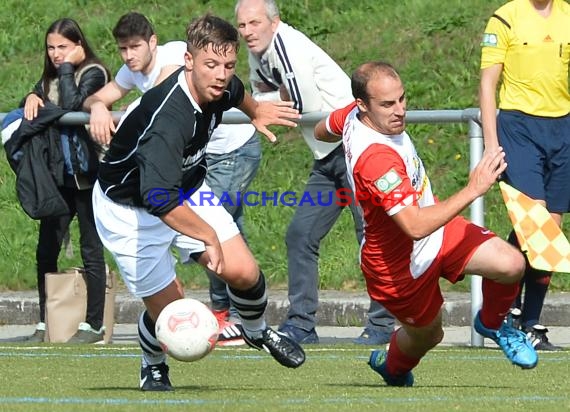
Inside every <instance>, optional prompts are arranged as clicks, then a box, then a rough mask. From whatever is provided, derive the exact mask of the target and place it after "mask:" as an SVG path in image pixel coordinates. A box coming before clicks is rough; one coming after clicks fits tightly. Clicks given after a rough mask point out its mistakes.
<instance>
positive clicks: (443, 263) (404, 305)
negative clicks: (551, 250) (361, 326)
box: [362, 216, 496, 327]
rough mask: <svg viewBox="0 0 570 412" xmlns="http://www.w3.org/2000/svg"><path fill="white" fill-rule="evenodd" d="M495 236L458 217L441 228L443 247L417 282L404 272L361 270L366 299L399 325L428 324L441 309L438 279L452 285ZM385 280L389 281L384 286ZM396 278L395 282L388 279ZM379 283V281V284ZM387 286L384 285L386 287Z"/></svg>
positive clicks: (419, 325) (441, 302) (441, 301)
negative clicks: (386, 310) (398, 322)
mask: <svg viewBox="0 0 570 412" xmlns="http://www.w3.org/2000/svg"><path fill="white" fill-rule="evenodd" d="M495 236H496V235H495V234H494V233H493V232H491V231H489V230H487V229H485V228H482V227H481V226H477V225H475V224H473V223H470V222H468V221H467V220H465V219H464V218H463V217H461V216H458V217H456V218H454V219H452V220H451V221H450V222H449V223H448V224H447V225H445V228H444V232H443V243H442V246H441V249H440V251H439V253H438V254H437V256H436V258H435V259H434V261H433V263H432V264H431V266H430V267H429V268H428V269H427V270H426V271H425V272H424V273H423V274H422V275H421V276H420V277H418V278H416V279H414V278H413V277H412V275H411V274H410V273H409V272H408V273H407V274H403V276H401V275H398V274H394V273H390V274H387V273H373V272H367V270H366V269H365V268H362V271H363V273H364V278H365V279H366V286H367V288H368V293H369V294H370V296H371V297H372V298H373V299H375V300H377V301H378V302H380V303H382V305H384V306H385V307H386V309H388V310H389V311H390V312H391V313H392V314H393V315H394V316H395V317H396V318H397V319H398V321H400V322H401V323H406V324H409V325H411V326H415V327H421V326H426V325H428V324H430V323H431V322H432V321H433V320H434V319H435V317H436V316H437V314H438V313H439V310H440V309H441V306H442V305H443V296H442V294H441V290H440V288H439V278H445V279H447V280H448V281H449V282H451V283H456V282H457V281H459V280H462V279H463V278H464V273H463V271H464V270H465V266H467V263H468V262H469V260H470V259H471V257H472V256H473V253H475V251H476V250H477V248H478V247H479V246H480V245H481V244H483V243H484V242H486V241H487V240H489V239H491V238H493V237H495ZM385 277H390V278H391V279H388V282H386V280H387V279H386V278H385ZM394 278H397V281H392V279H394ZM379 279H382V281H381V282H379ZM387 283H388V284H387Z"/></svg>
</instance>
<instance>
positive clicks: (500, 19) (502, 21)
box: [491, 14, 511, 30]
mask: <svg viewBox="0 0 570 412" xmlns="http://www.w3.org/2000/svg"><path fill="white" fill-rule="evenodd" d="M493 17H494V18H496V19H497V20H499V21H500V22H501V23H503V24H504V25H505V26H507V27H508V28H509V30H510V29H511V25H510V24H509V23H507V21H506V20H505V19H503V18H502V17H501V16H499V15H497V14H493V15H492V16H491V18H493Z"/></svg>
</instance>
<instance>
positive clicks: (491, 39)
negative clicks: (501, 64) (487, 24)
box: [481, 33, 499, 47]
mask: <svg viewBox="0 0 570 412" xmlns="http://www.w3.org/2000/svg"><path fill="white" fill-rule="evenodd" d="M498 42H499V41H498V39H497V35H496V34H495V33H484V34H483V39H482V40H481V46H482V47H485V46H487V47H497V44H498Z"/></svg>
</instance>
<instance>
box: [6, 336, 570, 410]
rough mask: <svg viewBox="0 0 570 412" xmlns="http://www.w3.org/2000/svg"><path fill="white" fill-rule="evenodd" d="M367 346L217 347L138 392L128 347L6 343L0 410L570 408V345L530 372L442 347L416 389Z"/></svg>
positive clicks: (420, 371)
mask: <svg viewBox="0 0 570 412" xmlns="http://www.w3.org/2000/svg"><path fill="white" fill-rule="evenodd" d="M368 354H369V349H366V348H363V347H357V346H356V345H334V346H330V345H329V346H325V345H319V346H310V347H308V348H307V362H306V363H305V365H303V366H302V367H301V368H299V369H296V370H290V369H286V368H283V367H281V366H279V365H278V364H276V363H275V362H274V361H273V360H272V359H271V358H270V357H269V356H268V355H266V354H265V353H262V352H257V351H254V350H252V349H245V348H239V349H225V348H217V349H216V350H215V351H214V352H213V353H212V354H211V355H209V356H208V357H207V358H205V359H203V360H201V361H199V362H196V363H182V362H177V361H174V360H171V361H170V367H171V379H172V382H173V384H174V386H175V387H176V391H175V392H173V393H142V392H140V391H139V390H138V386H137V385H138V376H137V374H138V370H139V362H140V359H139V351H138V348H137V347H135V346H133V345H130V346H119V345H112V346H105V347H103V346H101V347H93V346H91V347H82V348H80V347H76V346H73V347H72V346H49V345H47V346H41V347H33V346H24V345H15V344H3V345H2V346H0V357H1V358H2V369H3V373H2V375H1V377H0V383H1V387H2V389H1V393H2V396H1V397H0V410H1V411H8V410H9V411H77V410H81V411H84V412H86V411H98V410H106V411H107V410H113V411H115V410H116V411H137V412H138V411H141V410H152V411H166V410H168V411H172V410H200V411H217V410H239V411H241V410H243V411H281V410H310V411H348V410H352V411H361V410H376V411H402V410H405V411H426V410H428V411H507V410H508V411H512V410H516V409H519V408H525V409H539V410H546V411H549V412H550V411H552V412H554V411H567V410H569V409H570V395H569V393H568V378H567V377H568V374H569V373H570V351H564V352H558V353H541V355H540V356H541V358H540V362H539V365H538V366H537V368H535V369H534V370H530V371H528V370H527V371H524V370H520V369H518V368H515V367H514V366H512V365H510V364H509V363H508V362H507V361H506V360H505V359H504V357H503V355H502V353H501V352H500V351H498V350H494V349H471V348H459V347H453V348H452V347H449V348H446V347H442V348H441V349H436V350H434V351H432V352H430V353H429V354H428V356H426V358H425V359H424V360H423V361H422V363H421V364H420V365H419V366H418V367H417V369H416V370H415V378H416V385H415V386H414V387H413V388H389V387H386V386H385V385H384V383H383V382H382V381H381V379H380V377H379V376H378V375H376V374H375V373H374V372H373V371H372V370H370V369H369V367H368V366H367V364H366V361H367V359H368Z"/></svg>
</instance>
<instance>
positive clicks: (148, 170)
mask: <svg viewBox="0 0 570 412" xmlns="http://www.w3.org/2000/svg"><path fill="white" fill-rule="evenodd" d="M243 96H244V86H243V83H242V82H241V80H240V79H238V78H237V77H236V76H234V77H233V78H232V80H231V82H230V84H229V85H228V87H227V88H226V91H225V93H224V94H223V96H222V98H221V99H220V100H217V101H214V102H210V103H209V104H208V106H207V107H206V108H205V109H201V108H200V107H199V106H198V104H197V103H196V101H195V100H194V98H193V97H192V95H191V94H190V91H189V89H188V84H187V82H186V78H185V75H184V68H181V69H180V70H177V71H176V72H175V73H173V74H172V75H171V76H169V77H168V78H167V79H165V80H164V81H163V82H162V83H160V84H159V85H158V86H156V87H154V88H152V89H150V90H149V91H148V92H146V93H145V94H144V95H143V96H142V98H141V99H140V100H138V101H137V102H133V104H132V106H131V107H129V109H128V110H127V114H126V115H125V116H124V117H123V119H121V123H120V125H119V128H118V130H117V131H116V133H115V135H114V137H113V139H112V140H111V145H110V147H109V150H108V151H107V153H106V154H105V157H104V158H103V161H102V162H101V165H100V166H99V183H100V185H101V188H102V190H103V191H104V192H105V194H106V195H107V196H108V197H109V198H111V199H112V200H113V201H115V202H117V203H121V204H125V205H130V206H137V207H144V208H145V209H147V210H148V211H149V213H151V214H153V215H156V216H162V215H163V214H165V213H167V212H169V211H170V210H172V209H174V208H175V207H176V206H178V205H179V204H181V201H182V199H183V198H184V195H188V196H189V194H191V193H192V190H195V189H197V188H198V187H200V185H201V184H202V181H203V180H204V176H205V175H206V161H205V153H206V144H207V143H208V141H209V139H210V135H211V134H212V131H213V130H214V128H215V127H216V126H217V125H218V124H219V123H220V122H221V120H222V114H223V112H224V111H225V110H228V109H229V108H231V107H235V106H238V105H239V104H241V102H242V100H243Z"/></svg>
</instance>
